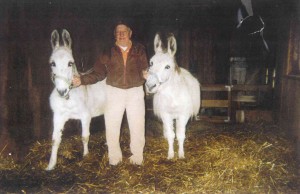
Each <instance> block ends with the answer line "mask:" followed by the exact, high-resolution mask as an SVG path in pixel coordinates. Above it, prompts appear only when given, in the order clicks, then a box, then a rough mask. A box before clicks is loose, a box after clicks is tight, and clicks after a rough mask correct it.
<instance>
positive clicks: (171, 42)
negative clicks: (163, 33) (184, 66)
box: [168, 34, 177, 56]
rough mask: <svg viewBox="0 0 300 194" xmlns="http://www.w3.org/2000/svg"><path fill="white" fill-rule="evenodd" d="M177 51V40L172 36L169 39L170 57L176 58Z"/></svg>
mask: <svg viewBox="0 0 300 194" xmlns="http://www.w3.org/2000/svg"><path fill="white" fill-rule="evenodd" d="M176 51H177V43H176V39H175V37H174V35H173V34H172V35H171V36H170V37H169V38H168V53H169V54H170V55H172V56H174V55H175V53H176Z"/></svg>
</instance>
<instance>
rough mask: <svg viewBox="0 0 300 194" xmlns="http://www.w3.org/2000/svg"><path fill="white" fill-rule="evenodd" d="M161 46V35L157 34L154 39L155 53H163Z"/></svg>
mask: <svg viewBox="0 0 300 194" xmlns="http://www.w3.org/2000/svg"><path fill="white" fill-rule="evenodd" d="M161 45H162V42H161V39H160V36H159V34H156V35H155V38H154V51H155V53H157V52H158V51H162V47H161Z"/></svg>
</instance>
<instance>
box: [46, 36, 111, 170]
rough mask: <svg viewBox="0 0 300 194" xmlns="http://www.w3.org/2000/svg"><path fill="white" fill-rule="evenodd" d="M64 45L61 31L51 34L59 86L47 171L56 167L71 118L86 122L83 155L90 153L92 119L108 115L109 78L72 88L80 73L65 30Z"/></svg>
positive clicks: (53, 65)
mask: <svg viewBox="0 0 300 194" xmlns="http://www.w3.org/2000/svg"><path fill="white" fill-rule="evenodd" d="M62 41H63V45H60V44H59V34H58V32H57V30H54V31H53V32H52V34H51V45H52V54H51V57H50V59H49V63H50V65H51V69H52V73H51V78H52V81H53V83H54V86H55V88H54V89H53V91H52V93H51V95H50V106H51V109H52V111H53V127H54V129H53V135H52V152H51V157H50V161H49V165H48V167H47V168H46V170H52V169H53V168H54V167H55V165H56V161H57V150H58V148H59V144H60V142H61V136H62V131H63V129H64V125H65V123H66V121H68V120H69V119H80V120H81V125H82V142H83V155H84V156H85V155H86V154H88V152H89V151H88V141H89V136H90V122H91V118H92V117H95V116H99V115H102V114H104V108H105V101H106V100H105V98H106V97H105V96H106V92H105V87H106V81H105V80H103V81H101V82H97V83H96V84H92V85H87V86H83V85H82V86H79V87H76V88H72V78H73V76H74V75H78V71H77V68H76V65H75V62H74V58H73V55H72V49H71V43H72V40H71V37H70V34H69V32H68V31H67V30H63V31H62Z"/></svg>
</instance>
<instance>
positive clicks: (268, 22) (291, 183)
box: [0, 0, 300, 193]
mask: <svg viewBox="0 0 300 194" xmlns="http://www.w3.org/2000/svg"><path fill="white" fill-rule="evenodd" d="M249 2H250V4H249ZM299 10H300V3H299V2H298V1H297V0H289V1H284V0H248V1H247V0H242V1H241V0H151V1H150V0H144V1H138V0H125V1H121V0H102V1H93V0H91V1H84V0H47V1H44V0H43V1H40V0H21V1H20V0H10V1H6V0H3V1H1V2H0V24H1V28H0V41H1V42H0V48H1V52H0V55H1V57H0V86H1V87H0V101H1V103H0V106H1V110H2V111H1V114H0V123H1V124H0V158H1V162H0V163H1V164H0V174H1V177H0V180H1V182H2V183H1V184H0V186H1V187H2V188H0V191H4V192H109V193H110V192H117V193H118V192H146V193H148V192H150V193H153V192H158V193H168V192H175V193H176V192H192V193H199V192H200V193H201V192H202V193H207V192H213V193H218V192H221V193H222V192H228V193H236V192H245V191H246V192H247V191H248V192H257V193H261V192H263V193H264V192H279V193H282V192H283V193H284V192H286V191H289V192H294V193H296V192H297V191H298V185H299V183H298V180H297V179H299V178H298V163H299V162H298V160H299V153H300V151H299V148H298V147H300V146H299V145H300V144H299V138H300V137H299V135H300V121H299V117H300V93H299V92H297V91H299V89H300V77H299V73H300V62H299V58H300V57H299V56H300V55H299V52H300V50H299V43H300V42H299V41H300V23H299V19H300V15H299ZM120 18H125V19H126V20H127V21H129V22H130V24H131V28H132V30H133V39H134V40H136V41H138V42H140V43H142V44H143V45H144V46H145V47H146V50H147V54H148V57H149V58H150V57H151V56H152V55H153V54H154V50H153V39H154V36H155V34H156V33H157V32H161V33H166V34H167V33H173V34H174V35H175V37H176V40H177V45H178V49H177V53H176V60H177V63H178V65H179V66H180V67H183V68H186V69H188V70H189V71H190V72H191V73H192V74H193V75H194V76H195V77H196V78H197V79H198V80H199V82H200V83H201V91H202V94H201V98H202V108H201V111H200V112H199V116H198V117H197V119H196V120H193V121H192V120H191V121H190V122H189V124H188V126H187V128H188V130H187V137H188V138H187V139H188V142H189V143H187V147H188V148H187V150H188V151H187V152H189V151H190V159H188V158H187V159H185V160H183V161H180V160H175V161H168V160H166V159H165V154H166V150H167V144H165V140H164V139H163V138H162V124H161V122H160V121H159V120H157V119H156V118H155V117H154V116H153V115H152V109H151V106H152V105H151V103H152V98H151V96H147V97H146V101H147V117H146V122H147V123H146V136H147V138H148V141H149V142H150V143H149V144H148V146H146V149H145V150H146V151H145V154H148V155H146V158H148V159H149V161H148V162H147V161H145V167H132V166H130V164H127V163H125V164H124V165H121V166H118V167H116V168H112V167H110V166H109V165H108V164H107V154H106V152H107V150H106V149H107V148H106V147H105V139H103V138H104V135H103V133H104V131H105V124H104V121H103V116H100V117H98V118H94V119H93V120H92V123H91V134H92V135H91V136H93V135H95V136H94V137H93V138H92V139H91V147H93V148H95V150H94V153H92V154H91V156H90V157H89V158H88V159H85V160H83V159H82V157H80V154H81V147H80V145H77V143H78V142H79V143H80V134H81V125H80V122H79V121H76V120H71V121H70V122H68V123H67V124H66V126H65V129H64V136H63V141H65V142H67V143H65V144H63V145H62V148H61V151H62V154H61V155H60V157H62V158H63V159H61V160H60V161H59V162H58V165H59V166H60V167H59V166H58V167H57V168H58V169H55V170H56V172H51V173H50V174H49V173H47V172H45V171H44V168H45V167H46V166H45V165H47V162H48V159H49V156H50V148H51V135H52V127H53V126H52V125H53V124H52V116H53V115H52V111H51V109H50V106H49V95H50V93H51V92H52V90H53V83H52V82H51V79H50V71H51V69H50V66H49V64H48V61H49V56H50V55H51V51H52V49H51V44H50V35H51V32H52V31H53V30H54V29H57V30H58V31H59V32H61V31H62V29H67V30H68V31H69V32H70V34H71V38H72V44H73V45H72V49H73V55H74V58H75V62H76V66H77V68H78V70H79V71H81V72H85V71H88V70H89V69H91V68H92V67H93V63H94V61H95V59H96V57H97V54H98V53H99V52H100V51H101V49H103V48H104V47H105V46H106V45H107V44H109V43H111V42H113V41H114V37H113V27H114V26H113V25H114V23H115V21H116V20H118V19H120ZM123 128H124V130H123V133H124V136H126V135H127V136H128V134H127V131H126V130H127V129H128V126H127V123H126V119H124V124H123ZM196 134H197V135H196ZM228 134H231V135H228ZM260 135H261V136H263V137H261V136H260ZM127 136H126V137H127ZM95 137H97V138H98V139H96V138H95ZM197 138H198V140H197ZM202 140H203V141H202ZM72 141H75V142H76V141H78V142H76V143H74V142H72ZM198 141H202V142H198ZM243 141H244V142H243ZM197 142H198V143H197ZM204 142H206V144H205V143H204ZM207 142H208V143H207ZM237 142H238V143H245V142H246V143H247V145H245V144H243V145H240V146H236V145H238V143H237ZM221 143H224V145H225V144H228V145H230V146H229V147H230V148H228V149H233V148H235V149H236V147H241V149H242V150H243V151H239V152H241V153H242V154H241V155H238V156H236V155H235V156H233V155H229V153H227V152H226V153H227V154H228V155H227V156H228V157H233V158H234V157H237V158H235V162H236V163H235V164H236V165H237V166H236V165H234V164H232V163H230V164H229V162H228V161H229V160H230V159H229V158H226V159H225V158H223V160H221V159H220V157H217V156H221V155H222V156H223V155H225V154H224V153H225V152H223V151H225V150H226V149H227V148H224V147H222V145H220V144H221ZM230 143H232V144H230ZM72 144H74V145H72ZM127 144H128V137H127V138H125V137H124V139H122V145H123V146H125V148H124V149H125V150H124V152H125V155H126V154H127V155H128V154H129V150H128V149H129V148H128V147H126V146H127ZM298 144H299V145H298ZM158 145H159V146H158ZM208 145H211V147H210V148H207V146H208ZM195 146H196V147H197V146H201V147H202V148H203V147H206V148H207V149H206V150H203V149H202V150H201V149H199V150H200V151H199V150H198V151H199V152H197V151H196V149H195ZM214 146H215V147H214ZM218 146H220V147H218ZM247 146H248V147H247ZM254 147H257V149H256V150H254ZM269 148H270V150H268V149H269ZM153 149H156V150H153ZM67 150H72V151H70V152H68V151H67ZM74 150H76V151H74ZM208 150H213V151H214V152H213V153H212V152H210V157H208V156H207V155H205V154H203V153H209V152H208ZM216 150H217V151H216ZM262 150H263V151H262ZM147 151H148V153H147ZM264 151H266V152H264ZM92 152H93V151H92ZM95 152H96V153H95ZM244 152H248V153H249V154H250V156H249V157H250V158H251V159H253V158H254V159H256V160H253V163H251V165H252V164H254V163H258V166H259V167H257V168H256V171H255V170H253V174H255V176H254V175H252V174H250V173H249V174H247V173H246V170H245V168H247V167H250V166H251V165H250V164H249V163H244V162H245V160H247V158H241V160H238V158H239V157H241V156H243V155H245V153H244ZM193 153H194V155H193ZM234 153H235V152H234ZM39 154H40V155H39ZM213 154H215V155H213ZM272 154H273V155H272ZM263 155H264V157H268V159H266V158H259V157H263ZM212 156H213V157H212ZM254 156H255V157H254ZM258 156H259V157H258ZM156 157H160V158H156ZM256 157H258V158H256ZM152 158H153V160H150V159H152ZM199 158H203V159H202V160H203V161H202V160H201V162H202V163H201V162H199V160H198V159H199ZM216 158H219V159H220V160H216ZM248 159H249V158H248ZM97 160H99V161H97ZM208 160H210V161H212V160H214V161H215V162H214V166H213V165H211V166H209V165H208V164H207V163H208V162H207V161H208ZM242 161H243V162H242ZM249 161H252V160H249ZM275 161H278V162H277V163H276V162H275ZM259 162H260V163H259ZM70 163H73V164H70ZM197 163H200V164H201V165H203V167H199V166H197V165H196V164H197ZM218 165H219V166H218ZM91 166H97V169H94V168H92V167H91ZM159 166H160V167H159ZM182 166H185V168H186V169H187V170H185V171H184V170H183V171H182V172H181V171H179V170H176V169H178V168H181V167H182ZM222 166H224V167H225V168H221V167H222ZM79 167H82V168H84V169H85V170H78V168H79ZM277 167H278V169H277ZM99 169H100V170H99ZM193 169H196V171H197V174H193V173H191V171H192V170H193ZM209 169H210V170H211V169H213V170H215V171H212V172H214V173H215V172H216V171H217V170H218V173H216V175H215V176H212V175H211V176H212V179H208V178H207V179H200V178H199V177H201V178H204V177H205V176H206V175H207V174H206V173H205V172H209ZM228 169H231V171H230V170H228ZM232 169H235V170H236V169H238V170H241V171H242V172H241V174H238V173H236V171H234V170H232ZM249 169H250V168H249ZM257 169H259V170H257ZM274 169H275V170H274ZM98 170H99V172H98V173H96V174H93V173H92V172H94V171H98ZM100 171H103V173H102V174H101V172H100ZM159 172H161V174H159ZM174 172H176V174H174V175H172V173H174ZM81 173H82V174H84V175H81ZM89 173H90V174H89ZM130 173H136V174H137V175H138V176H139V178H136V177H135V179H132V180H128V179H130V177H131V175H130ZM243 173H244V174H243ZM272 173H274V174H272ZM276 173H277V174H276ZM118 174H121V176H118ZM145 174H146V175H145ZM147 174H148V175H147ZM178 174H181V175H182V176H181V177H180V178H179V177H177V175H178ZM257 174H259V175H261V176H262V177H264V178H261V179H259V177H258V176H257ZM60 175H63V176H62V177H63V178H61V176H60ZM80 176H82V177H83V178H78V177H80ZM172 176H173V177H172ZM237 176H238V178H237ZM18 177H19V178H18ZM33 177H35V178H33ZM96 177H100V178H96ZM153 177H154V178H153ZM174 177H175V178H174ZM197 177H198V178H197ZM216 177H218V178H216ZM265 177H268V178H265ZM270 177H271V178H270ZM193 178H194V181H191V179H193ZM234 178H235V179H234ZM98 179H99V182H96V181H95V180H98ZM103 179H106V180H107V182H105V181H103ZM92 180H93V181H92ZM125 180H127V181H128V182H126V181H125ZM236 180H238V181H236ZM241 180H247V181H248V182H241ZM51 181H53V183H50V182H51ZM218 181H219V182H218ZM255 181H256V182H258V183H257V184H255ZM221 182H222V183H224V185H226V186H224V185H222V184H221ZM99 185H101V186H99ZM147 185H148V187H147ZM174 185H177V186H174ZM199 185H202V188H201V189H200V186H199ZM233 185H234V186H233ZM262 185H266V186H265V187H264V186H262ZM122 188H123V190H122ZM191 188H193V189H194V190H193V189H191ZM213 188H215V189H216V190H213ZM246 188H247V189H246Z"/></svg>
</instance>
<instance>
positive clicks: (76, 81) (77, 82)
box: [72, 76, 81, 88]
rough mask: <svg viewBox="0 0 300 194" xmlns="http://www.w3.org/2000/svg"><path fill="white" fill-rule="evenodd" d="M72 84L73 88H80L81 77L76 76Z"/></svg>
mask: <svg viewBox="0 0 300 194" xmlns="http://www.w3.org/2000/svg"><path fill="white" fill-rule="evenodd" d="M72 84H73V87H75V88H76V87H78V86H80V85H81V79H80V77H79V76H74V77H73V79H72Z"/></svg>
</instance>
